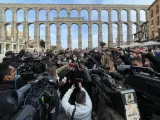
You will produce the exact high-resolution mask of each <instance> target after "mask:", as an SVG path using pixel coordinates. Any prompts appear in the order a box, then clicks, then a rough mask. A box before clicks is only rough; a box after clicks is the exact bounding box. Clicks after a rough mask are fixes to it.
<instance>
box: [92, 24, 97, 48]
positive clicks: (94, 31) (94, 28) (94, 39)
mask: <svg viewBox="0 0 160 120" xmlns="http://www.w3.org/2000/svg"><path fill="white" fill-rule="evenodd" d="M92 46H93V48H95V47H98V24H97V23H93V24H92Z"/></svg>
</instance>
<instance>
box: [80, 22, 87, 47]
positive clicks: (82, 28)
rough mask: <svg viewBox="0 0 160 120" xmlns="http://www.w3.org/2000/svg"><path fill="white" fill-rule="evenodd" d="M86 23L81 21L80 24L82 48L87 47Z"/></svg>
mask: <svg viewBox="0 0 160 120" xmlns="http://www.w3.org/2000/svg"><path fill="white" fill-rule="evenodd" d="M88 28H89V26H88V24H86V23H83V24H82V25H81V31H82V33H81V34H82V49H85V48H88Z"/></svg>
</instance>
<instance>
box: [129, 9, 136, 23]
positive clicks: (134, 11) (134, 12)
mask: <svg viewBox="0 0 160 120" xmlns="http://www.w3.org/2000/svg"><path fill="white" fill-rule="evenodd" d="M130 17H131V21H132V22H136V21H137V10H135V9H132V10H131V11H130Z"/></svg>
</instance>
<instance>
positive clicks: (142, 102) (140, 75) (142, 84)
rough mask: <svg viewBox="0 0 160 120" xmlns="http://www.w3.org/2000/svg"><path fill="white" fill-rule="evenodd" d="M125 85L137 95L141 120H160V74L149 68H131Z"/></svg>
mask: <svg viewBox="0 0 160 120" xmlns="http://www.w3.org/2000/svg"><path fill="white" fill-rule="evenodd" d="M127 84H128V85H129V86H131V87H132V88H133V89H134V90H135V91H136V93H137V98H138V103H139V107H140V111H141V114H142V117H143V119H145V120H150V119H154V116H157V117H158V118H157V119H160V93H159V91H160V74H159V73H156V72H155V71H153V70H152V69H151V68H143V67H142V68H140V67H131V68H130V75H129V76H128V78H127ZM157 119H156V120H157Z"/></svg>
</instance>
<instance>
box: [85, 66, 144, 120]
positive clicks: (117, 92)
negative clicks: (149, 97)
mask: <svg viewBox="0 0 160 120" xmlns="http://www.w3.org/2000/svg"><path fill="white" fill-rule="evenodd" d="M88 71H89V73H90V75H91V79H92V85H93V87H92V89H93V90H94V91H96V96H98V98H97V99H101V100H102V101H105V102H106V104H107V105H108V106H110V107H111V108H113V109H115V110H117V111H118V112H119V113H120V114H121V116H122V117H123V118H125V119H126V120H128V119H137V120H140V119H141V117H140V113H139V109H138V105H137V98H136V93H135V91H134V90H133V89H130V88H122V87H121V86H120V85H119V84H117V82H116V81H115V80H114V79H113V78H112V77H111V76H110V75H109V74H108V73H107V72H105V70H102V69H100V68H98V69H91V70H88ZM93 99H94V98H93ZM98 101H99V100H98ZM130 108H132V109H130Z"/></svg>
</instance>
